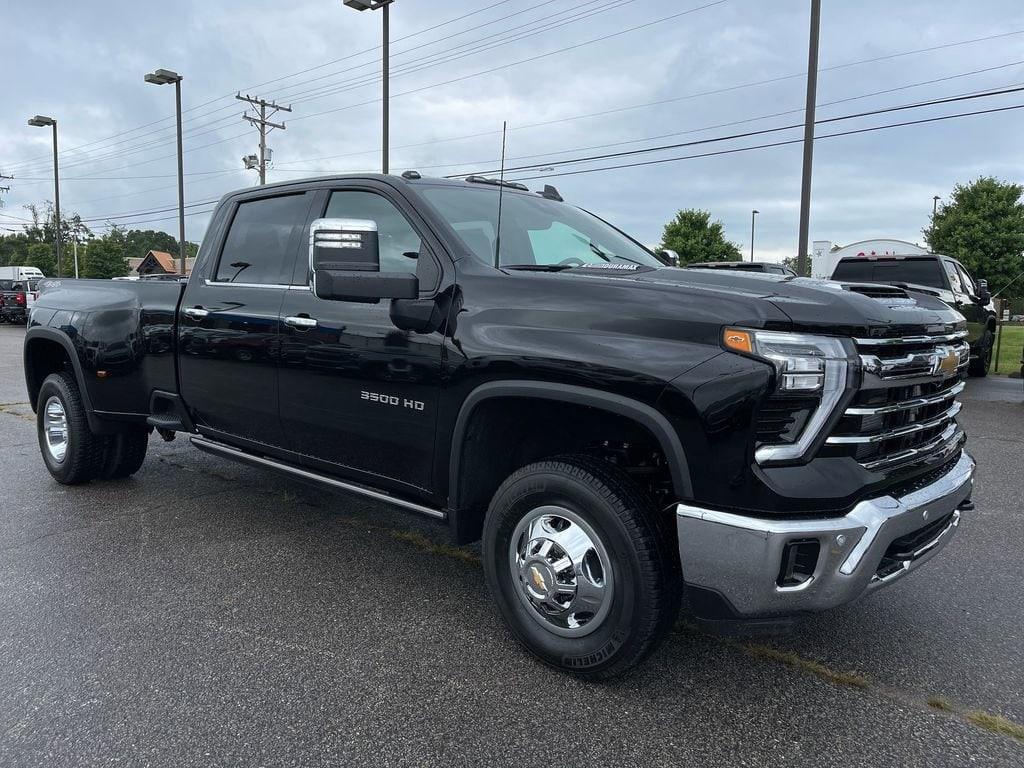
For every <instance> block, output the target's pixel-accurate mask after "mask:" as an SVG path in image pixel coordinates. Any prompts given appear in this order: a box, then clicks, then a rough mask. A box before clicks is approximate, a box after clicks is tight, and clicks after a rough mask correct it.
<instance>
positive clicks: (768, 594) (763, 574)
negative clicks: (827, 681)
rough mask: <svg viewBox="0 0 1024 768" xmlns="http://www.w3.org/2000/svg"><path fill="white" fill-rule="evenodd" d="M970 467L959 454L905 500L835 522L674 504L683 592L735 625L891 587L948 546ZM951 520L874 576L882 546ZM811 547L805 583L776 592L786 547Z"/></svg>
mask: <svg viewBox="0 0 1024 768" xmlns="http://www.w3.org/2000/svg"><path fill="white" fill-rule="evenodd" d="M973 487H974V460H973V459H972V458H971V457H970V456H969V455H967V453H966V452H965V453H964V454H963V455H962V456H961V457H960V460H959V461H958V462H957V463H956V466H954V467H953V468H952V469H951V470H950V471H949V472H947V473H946V474H945V475H943V476H942V477H940V478H938V479H937V480H935V481H934V482H932V483H930V484H929V485H926V486H924V487H923V488H919V489H917V490H915V491H913V492H911V493H908V494H907V495H905V496H902V497H899V498H894V497H892V496H882V497H881V498H877V499H871V500H870V501H863V502H860V503H859V504H857V506H855V507H854V508H853V510H851V511H850V512H849V513H848V514H847V515H845V516H843V517H840V518H825V519H812V520H807V519H800V520H770V519H763V518H752V517H745V516H743V515H736V514H731V513H728V512H716V511H713V510H710V509H702V508H700V507H695V506H691V505H689V504H679V505H677V506H676V526H677V528H678V531H679V556H680V558H681V561H682V569H683V578H684V580H685V581H686V583H687V585H689V586H695V587H701V588H704V589H705V590H711V591H713V592H715V593H717V594H718V595H720V596H721V597H723V598H724V599H725V600H727V601H728V603H729V604H730V606H731V608H732V610H733V612H734V613H735V614H736V615H737V617H738V618H744V617H750V618H755V617H767V616H780V615H787V614H793V613H800V612H804V611H821V610H824V609H826V608H832V607H834V606H837V605H842V604H843V603H847V602H849V601H851V600H854V599H856V598H857V597H860V596H861V595H862V594H864V593H865V592H869V591H872V590H875V589H877V588H879V587H882V586H884V585H886V584H889V583H891V582H892V581H894V580H896V579H897V578H898V577H900V576H902V575H904V574H906V573H908V572H910V571H912V570H915V569H916V568H918V567H919V566H921V565H922V564H923V563H925V562H927V561H928V560H929V559H930V558H931V557H933V556H934V555H935V553H936V552H938V551H939V550H940V549H942V547H943V546H945V544H946V543H947V542H948V541H949V540H950V538H952V535H953V533H954V531H955V530H956V527H957V524H958V523H959V521H960V511H959V509H958V508H959V507H960V506H961V505H963V503H964V502H965V501H967V500H969V499H970V498H971V492H972V490H973ZM950 513H952V517H951V518H950V520H949V523H948V524H947V525H946V526H944V527H943V528H942V530H940V531H939V532H938V533H937V534H936V535H935V536H934V537H933V538H932V539H931V540H929V541H926V542H924V543H922V544H921V545H920V546H919V547H918V548H917V549H916V550H915V551H914V552H913V555H912V557H911V559H907V560H903V561H900V562H899V568H898V569H897V570H895V571H886V573H885V574H884V575H879V574H878V569H879V565H880V563H881V561H882V557H883V555H884V554H885V552H886V550H887V549H888V548H889V545H890V544H892V542H893V541H894V540H896V539H898V538H900V537H902V536H906V535H907V534H910V533H913V532H915V531H918V530H920V529H921V528H923V527H924V526H926V525H928V524H929V523H930V522H934V521H936V520H940V519H942V518H943V517H945V516H947V515H949V514H950ZM797 539H799V540H808V539H817V540H818V542H820V547H821V548H820V551H819V555H818V561H817V565H816V566H815V568H814V571H813V574H812V575H811V577H810V578H809V579H808V580H807V581H804V582H803V583H801V584H799V585H797V586H779V584H778V583H777V582H778V578H779V573H780V568H781V566H782V556H783V552H784V550H785V547H786V544H787V543H788V542H790V541H793V540H797Z"/></svg>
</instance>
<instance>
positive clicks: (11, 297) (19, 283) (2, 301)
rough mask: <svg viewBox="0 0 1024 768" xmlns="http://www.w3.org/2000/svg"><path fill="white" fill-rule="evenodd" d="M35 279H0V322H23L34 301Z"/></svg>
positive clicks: (26, 318)
mask: <svg viewBox="0 0 1024 768" xmlns="http://www.w3.org/2000/svg"><path fill="white" fill-rule="evenodd" d="M36 287H37V283H36V281H35V280H31V281H26V280H0V322H5V323H25V322H26V321H27V320H28V313H29V310H30V309H31V308H32V304H33V303H34V302H35V297H36Z"/></svg>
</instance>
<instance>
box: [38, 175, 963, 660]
mask: <svg viewBox="0 0 1024 768" xmlns="http://www.w3.org/2000/svg"><path fill="white" fill-rule="evenodd" d="M499 222H500V224H499ZM41 287H42V292H41V294H40V297H39V300H38V301H37V302H36V304H35V306H34V307H33V309H32V312H31V318H30V322H29V330H28V331H27V334H26V339H25V348H24V355H25V377H26V382H27V385H28V392H29V397H30V399H31V402H32V403H33V404H34V406H35V408H36V411H37V416H38V431H39V444H40V449H41V452H42V456H43V460H44V461H45V463H46V466H47V468H48V469H49V471H50V473H51V474H52V475H53V476H54V478H56V479H57V480H58V481H59V482H62V483H67V484H73V483H81V482H86V481H90V480H93V479H97V478H116V477H123V476H126V475H130V474H132V473H133V472H135V471H136V470H137V469H138V468H139V466H140V464H141V463H142V461H143V459H144V457H145V453H146V446H147V439H148V436H149V433H150V432H152V431H153V430H156V431H157V432H158V433H159V434H160V435H162V436H163V437H164V438H165V439H168V438H171V437H173V436H174V435H175V434H176V433H186V434H188V435H189V436H190V439H191V441H192V443H193V444H194V445H195V446H196V447H197V448H199V449H201V450H203V451H208V452H210V453H212V454H216V455H217V456H222V457H227V458H230V459H235V460H238V461H241V462H246V463H248V464H252V465H256V466H260V467H266V468H269V469H273V470H277V471H280V472H283V473H286V474H288V475H290V476H292V477H295V478H298V479H301V480H304V481H307V482H311V483H315V484H318V485H320V486H323V487H325V488H332V489H337V490H340V491H343V492H350V493H355V494H361V495H363V496H365V497H369V498H371V499H376V500H380V501H382V502H387V503H390V504H394V505H397V506H399V507H402V508H405V509H406V510H410V511H412V512H416V513H421V514H423V515H427V516H429V517H432V518H436V519H437V520H438V521H441V522H443V523H445V524H446V525H447V526H448V527H449V529H450V532H451V536H452V538H453V539H454V541H455V542H459V543H465V542H472V541H476V540H481V548H482V554H483V561H484V570H485V576H486V580H487V583H488V585H489V587H490V590H491V593H492V595H493V598H494V600H495V602H496V604H497V606H498V609H499V611H500V613H501V615H502V616H503V617H504V619H505V620H506V622H507V624H508V626H509V627H510V628H511V631H512V633H513V634H514V635H515V636H516V637H517V638H518V639H519V640H520V641H522V643H523V644H524V645H525V646H526V647H527V648H528V649H529V650H531V651H532V652H533V653H534V654H536V655H537V656H538V657H540V658H541V659H542V660H544V661H545V662H547V663H549V664H552V665H554V666H556V667H558V668H561V669H564V670H569V671H572V672H575V673H577V674H579V675H582V676H584V677H587V678H591V679H594V678H603V677H608V676H611V675H614V674H617V673H621V672H623V671H625V670H626V669H628V668H630V667H631V666H632V665H634V664H636V663H637V662H639V661H640V660H641V659H642V658H644V657H645V656H646V655H647V654H648V653H650V652H651V650H652V649H653V648H654V647H656V645H657V643H658V642H659V640H660V639H661V638H662V637H664V635H665V634H666V632H667V631H668V630H669V628H670V627H671V626H672V625H673V622H674V618H675V616H676V614H677V610H678V608H679V604H680V599H681V596H682V595H683V594H684V593H685V595H686V597H687V599H688V603H689V606H690V609H691V610H692V612H693V614H694V615H695V616H696V617H697V619H698V620H700V621H703V622H706V623H707V624H708V625H712V626H721V627H730V628H733V627H735V625H737V624H744V623H746V624H748V625H754V626H758V627H759V629H767V628H771V627H774V626H776V625H780V624H785V623H787V622H789V621H790V620H791V617H793V616H796V615H798V614H800V613H803V612H808V611H819V610H823V609H826V608H829V607H832V606H836V605H840V604H842V603H846V602H848V601H851V600H854V599H855V598H858V597H860V596H862V595H864V594H866V593H868V592H872V591H874V590H876V589H877V588H879V587H882V586H884V585H886V584H889V583H890V582H893V581H895V580H897V579H899V578H900V577H902V576H903V575H905V574H906V573H908V572H911V571H913V570H915V569H916V568H917V567H919V566H920V565H921V564H922V563H924V562H926V561H927V560H928V559H929V558H931V557H932V556H933V555H935V553H936V552H938V551H939V550H940V549H941V548H942V547H943V546H944V545H945V544H946V542H947V541H948V540H949V538H950V537H951V535H952V533H953V532H954V530H955V529H956V527H957V524H958V523H959V521H960V515H961V512H963V511H965V510H968V509H970V508H971V506H972V504H971V501H970V498H971V492H972V484H973V475H974V462H973V461H972V459H971V458H970V456H968V454H967V453H966V452H965V451H964V450H963V444H964V440H965V436H964V432H963V431H962V429H961V428H960V427H959V426H958V425H957V422H956V418H955V417H956V415H957V413H958V411H959V410H960V404H959V402H958V401H957V395H958V393H959V392H960V391H961V390H962V389H963V386H964V383H963V377H964V372H965V368H966V365H967V360H968V349H967V344H966V342H964V337H965V334H966V331H965V328H964V319H963V317H962V316H961V315H960V314H958V313H957V312H956V311H954V310H952V309H951V308H949V307H948V306H947V305H946V304H944V303H943V302H941V301H939V300H938V299H936V298H933V297H929V296H926V295H922V294H911V293H908V292H906V291H904V290H901V289H899V288H892V287H887V286H878V285H867V286H866V285H852V284H851V285H842V284H839V283H833V282H826V281H815V280H810V279H802V278H792V277H786V276H782V275H771V274H744V273H736V272H728V271H712V270H685V269H676V268H670V267H665V266H664V265H663V264H662V263H661V262H659V261H658V260H657V259H656V258H655V257H654V256H653V255H652V253H651V252H650V251H648V250H647V249H645V248H644V247H643V246H641V245H639V244H638V243H637V242H636V241H634V240H632V239H631V238H629V237H628V236H626V235H624V234H623V233H622V232H620V231H619V230H617V229H615V228H614V227H612V226H611V225H609V224H607V223H606V222H604V221H603V220H601V219H599V218H597V217H595V216H593V215H591V214H589V213H587V212H585V211H583V210H581V209H579V208H576V207H574V206H571V205H569V204H567V203H565V202H563V201H562V200H561V198H560V196H559V195H558V193H557V191H556V190H554V189H553V188H550V187H547V188H545V190H544V191H543V192H541V193H534V192H530V191H529V190H527V189H526V187H524V186H522V185H518V184H512V183H509V182H496V181H494V180H489V179H485V178H472V179H470V180H467V181H445V180H436V179H427V178H421V177H420V176H419V174H417V173H415V172H408V171H407V172H406V173H405V174H403V175H402V176H401V177H398V176H375V175H366V176H353V177H344V176H341V177H331V178H322V179H316V180H310V181H303V182H294V183H286V184H276V185H267V186H263V187H257V188H253V189H247V190H244V191H240V192H236V193H233V194H229V195H227V196H225V197H224V198H223V199H222V201H221V202H220V204H219V206H218V208H217V209H216V212H215V213H214V215H213V218H212V221H211V223H210V226H209V229H208V231H207V234H206V237H205V239H204V241H203V244H202V248H201V249H200V253H199V256H198V260H197V262H196V266H195V270H194V271H193V273H192V274H191V276H190V277H189V279H188V280H187V282H185V281H182V282H180V283H175V282H162V283H153V282H148V283H147V282H143V281H137V282H128V281H92V280H81V281H78V280H56V279H50V280H45V281H43V283H42V286H41Z"/></svg>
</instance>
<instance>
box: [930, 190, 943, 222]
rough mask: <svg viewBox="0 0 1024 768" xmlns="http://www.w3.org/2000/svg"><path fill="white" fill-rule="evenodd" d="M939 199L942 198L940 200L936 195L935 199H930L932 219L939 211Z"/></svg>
mask: <svg viewBox="0 0 1024 768" xmlns="http://www.w3.org/2000/svg"><path fill="white" fill-rule="evenodd" d="M941 199H942V198H940V197H939V196H938V195H936V196H935V197H933V198H932V217H933V218H934V216H935V213H936V212H937V211H938V210H939V200H941Z"/></svg>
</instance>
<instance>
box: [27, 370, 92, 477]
mask: <svg viewBox="0 0 1024 768" xmlns="http://www.w3.org/2000/svg"><path fill="white" fill-rule="evenodd" d="M51 399H56V400H59V401H60V405H61V407H62V408H63V412H64V418H65V422H66V425H67V441H66V448H65V451H64V454H63V457H61V458H58V457H57V456H55V455H54V453H53V452H52V451H51V449H50V447H49V444H48V440H47V436H46V429H45V426H44V425H45V418H46V410H47V404H48V403H49V402H50V400H51ZM36 432H37V434H38V437H39V450H40V452H41V453H42V454H43V461H44V462H45V464H46V468H47V469H48V470H49V471H50V474H51V475H53V479H54V480H56V481H57V482H58V483H62V484H64V485H77V484H79V483H87V482H89V481H90V480H93V479H95V478H96V477H98V476H99V474H100V470H101V469H102V467H103V454H104V450H105V449H106V447H107V438H106V437H104V436H103V435H97V434H94V433H93V432H92V430H91V429H89V420H88V419H87V418H86V414H85V405H84V403H83V402H82V396H81V394H80V393H79V391H78V383H77V382H76V381H75V377H74V376H72V375H71V374H70V373H68V372H66V371H62V372H60V373H51V374H50V375H49V376H47V377H46V380H45V381H44V382H43V385H42V386H41V387H40V388H39V398H38V400H37V401H36Z"/></svg>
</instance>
